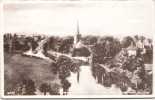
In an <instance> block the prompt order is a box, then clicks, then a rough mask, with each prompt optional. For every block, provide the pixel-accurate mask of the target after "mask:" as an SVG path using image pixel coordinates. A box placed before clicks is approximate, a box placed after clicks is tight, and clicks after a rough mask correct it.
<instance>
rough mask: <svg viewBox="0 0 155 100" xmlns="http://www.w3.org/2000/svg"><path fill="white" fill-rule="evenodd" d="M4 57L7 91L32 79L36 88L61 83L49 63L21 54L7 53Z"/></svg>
mask: <svg viewBox="0 0 155 100" xmlns="http://www.w3.org/2000/svg"><path fill="white" fill-rule="evenodd" d="M4 57H5V61H4V66H5V89H6V90H7V88H8V89H10V88H13V87H14V86H16V85H17V84H19V83H20V82H21V80H22V79H32V80H33V81H34V82H35V86H36V87H38V86H40V84H42V83H59V79H58V78H57V76H56V75H54V74H52V72H51V70H50V69H51V68H50V64H51V63H50V62H49V61H46V60H43V59H37V58H34V57H33V58H31V57H26V56H22V55H20V54H14V55H10V54H8V53H5V56H4Z"/></svg>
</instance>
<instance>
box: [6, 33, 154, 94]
mask: <svg viewBox="0 0 155 100" xmlns="http://www.w3.org/2000/svg"><path fill="white" fill-rule="evenodd" d="M45 37H47V36H43V35H37V36H36V35H35V36H34V35H32V36H26V35H17V34H5V35H4V69H5V73H4V74H5V75H4V79H5V86H4V90H5V95H40V94H43V95H47V94H48V95H61V94H60V92H59V91H60V89H63V95H67V92H68V90H69V87H70V86H71V85H72V84H71V83H69V81H68V80H67V77H69V76H70V74H71V72H73V73H79V72H80V66H81V65H83V64H90V66H91V69H92V75H93V76H94V78H95V79H96V81H97V82H98V84H102V85H103V86H104V87H111V85H112V84H115V85H117V86H118V87H119V88H120V89H121V90H122V92H123V94H152V74H153V73H152V70H151V68H152V64H153V45H152V40H151V39H149V38H146V37H144V36H138V35H135V36H126V37H124V38H122V39H121V40H120V39H118V38H115V37H113V36H103V37H99V36H91V35H89V36H83V37H82V36H81V35H79V34H78V35H77V36H76V37H77V39H78V41H77V42H76V44H75V43H74V37H73V36H66V37H56V36H50V37H48V40H47V41H46V43H44V45H42V49H43V54H44V55H45V56H46V57H49V58H50V59H51V60H52V61H46V60H43V59H40V58H35V57H30V56H25V55H23V52H26V51H28V50H30V49H32V50H33V51H34V53H35V52H37V51H36V48H37V47H38V45H39V42H40V41H41V40H43V39H45ZM51 52H57V53H61V54H66V55H71V56H72V57H86V58H88V61H87V62H84V61H82V60H77V59H72V58H70V57H68V56H65V55H61V56H58V57H57V56H55V55H53V54H52V53H51ZM149 65H150V66H149ZM77 79H78V78H77ZM129 87H130V88H131V89H132V92H131V91H130V92H128V88H129Z"/></svg>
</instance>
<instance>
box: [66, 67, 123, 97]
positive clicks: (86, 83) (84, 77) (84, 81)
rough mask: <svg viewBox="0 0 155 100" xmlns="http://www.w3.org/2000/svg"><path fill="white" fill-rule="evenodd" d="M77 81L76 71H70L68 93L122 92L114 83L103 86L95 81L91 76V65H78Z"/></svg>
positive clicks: (111, 93) (108, 93) (99, 93)
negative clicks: (109, 85)
mask: <svg viewBox="0 0 155 100" xmlns="http://www.w3.org/2000/svg"><path fill="white" fill-rule="evenodd" d="M80 69H81V70H80V77H79V82H78V81H77V73H71V76H70V77H68V78H67V79H68V81H69V82H70V83H71V87H70V88H69V93H68V94H69V95H121V94H122V92H121V90H120V89H119V88H117V87H116V86H115V85H114V84H113V85H112V86H111V87H110V88H107V87H104V86H103V85H100V84H98V83H97V81H96V80H95V79H94V77H93V76H92V72H91V67H90V66H89V65H88V66H81V67H80Z"/></svg>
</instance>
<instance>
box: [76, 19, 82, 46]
mask: <svg viewBox="0 0 155 100" xmlns="http://www.w3.org/2000/svg"><path fill="white" fill-rule="evenodd" d="M80 39H81V34H80V29H79V21H78V20H77V33H76V43H78V42H79V41H80Z"/></svg>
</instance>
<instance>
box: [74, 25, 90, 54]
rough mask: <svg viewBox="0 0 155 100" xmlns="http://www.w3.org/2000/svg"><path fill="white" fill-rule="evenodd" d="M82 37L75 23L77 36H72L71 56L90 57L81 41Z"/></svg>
mask: <svg viewBox="0 0 155 100" xmlns="http://www.w3.org/2000/svg"><path fill="white" fill-rule="evenodd" d="M81 38H82V35H81V34H80V31H79V23H77V34H76V35H75V36H74V44H73V52H72V56H74V57H75V56H78V57H88V56H90V51H89V50H88V48H87V47H86V46H85V45H84V44H83V43H82V41H81Z"/></svg>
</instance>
